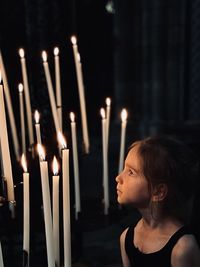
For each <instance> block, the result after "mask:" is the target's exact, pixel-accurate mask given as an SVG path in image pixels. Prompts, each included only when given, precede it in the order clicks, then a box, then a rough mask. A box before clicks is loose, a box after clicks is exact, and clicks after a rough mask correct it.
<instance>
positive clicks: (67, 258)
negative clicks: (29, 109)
mask: <svg viewBox="0 0 200 267" xmlns="http://www.w3.org/2000/svg"><path fill="white" fill-rule="evenodd" d="M58 140H59V142H60V144H61V146H62V179H63V234H64V237H63V240H64V267H71V265H72V263H71V226H70V225H71V219H70V184H69V149H67V145H66V142H65V139H64V137H63V135H62V133H61V132H58Z"/></svg>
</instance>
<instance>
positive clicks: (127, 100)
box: [0, 0, 200, 267]
mask: <svg viewBox="0 0 200 267" xmlns="http://www.w3.org/2000/svg"><path fill="white" fill-rule="evenodd" d="M0 10H1V16H0V49H1V53H2V57H3V61H4V65H5V69H6V73H7V78H8V84H9V88H10V95H11V100H12V107H13V110H14V116H15V121H16V127H17V134H18V137H19V140H21V139H20V138H21V134H22V133H21V129H20V116H19V112H20V110H19V96H18V84H19V83H20V82H22V73H21V66H20V57H19V53H18V51H19V48H23V49H24V50H25V57H26V64H27V73H28V82H29V90H30V98H31V107H32V115H33V114H34V111H35V110H36V109H37V110H38V111H39V112H40V115H41V119H40V123H41V133H42V140H43V143H44V145H45V146H46V150H47V154H48V156H47V158H48V160H51V159H52V157H53V154H55V153H57V143H56V134H55V128H54V123H53V117H52V112H51V107H50V101H49V95H48V90H47V84H46V79H45V74H44V69H43V65H42V57H41V54H42V51H43V50H45V51H46V52H47V54H48V63H49V67H50V71H51V74H52V80H53V84H54V83H55V77H54V54H53V50H54V48H55V47H56V46H57V47H59V51H60V53H59V57H60V73H61V90H62V108H63V132H64V134H65V136H66V137H67V140H68V146H69V148H70V153H71V135H70V119H69V113H70V111H74V112H75V114H76V121H77V135H78V149H79V163H80V188H81V201H82V212H81V214H80V218H79V220H78V221H77V220H76V219H75V218H74V215H73V214H74V207H73V203H74V193H73V192H74V188H73V182H72V183H71V184H70V187H71V202H72V248H73V264H74V266H91V267H95V266H121V260H120V251H119V240H118V238H119V234H120V232H121V231H122V230H123V229H124V228H125V226H126V225H128V224H129V223H131V222H132V220H134V219H135V217H137V212H136V211H135V210H132V209H130V208H119V207H118V204H117V202H116V192H115V176H116V175H117V173H118V161H119V148H120V131H121V118H120V113H121V110H122V108H126V109H127V112H128V119H127V131H126V144H125V150H126V151H127V149H128V147H129V145H130V144H131V143H132V142H133V141H135V140H136V139H140V138H143V137H146V136H148V135H152V134H156V133H164V134H170V135H173V136H175V137H177V138H179V139H180V140H182V141H184V142H185V143H187V144H188V145H189V146H191V148H192V149H193V150H194V151H195V152H196V153H197V155H199V149H200V142H199V137H200V89H199V88H200V75H199V66H200V53H199V51H200V16H199V15H200V0H168V1H162V0H152V1H147V0H126V1H117V0H110V1H109V0H108V1H103V0H96V1H91V0H82V1H77V0H65V1H63V0H18V1H12V0H7V1H1V3H0ZM72 35H75V36H76V37H77V44H78V49H79V52H80V57H81V63H82V71H83V80H84V87H85V100H86V110H87V120H88V130H89V138H90V153H89V154H85V153H84V152H83V149H82V131H81V115H80V104H79V95H78V85H77V77H76V70H75V64H74V57H73V49H72V43H71V36H72ZM106 97H110V99H111V118H110V133H109V156H108V165H109V186H110V187H109V190H110V200H111V206H110V211H109V215H108V216H105V215H104V214H103V204H102V192H103V191H102V190H103V189H102V132H101V117H100V108H101V107H105V99H106ZM7 124H8V134H9V143H10V150H11V160H12V168H13V177H14V183H15V185H16V187H15V193H16V198H17V199H16V201H17V208H16V209H17V213H16V218H15V219H10V216H9V214H7V208H6V207H5V205H3V206H2V208H1V210H2V212H1V225H2V227H1V240H2V250H3V256H4V261H5V267H6V266H22V227H23V225H22V213H23V209H22V202H23V199H22V192H23V188H22V187H23V185H22V184H21V181H22V169H21V165H20V164H19V162H17V161H16V158H15V155H14V151H13V144H12V137H11V133H10V132H11V128H10V125H9V119H8V122H7ZM26 126H27V125H26ZM27 134H28V133H27ZM34 135H35V133H34ZM20 146H21V144H20ZM27 146H28V144H27ZM71 158H72V157H71ZM71 164H72V163H71ZM28 165H29V169H30V173H31V176H32V177H31V182H30V183H31V184H30V186H31V187H30V188H31V205H32V210H31V220H32V222H33V221H34V223H33V224H32V226H31V227H32V228H31V229H32V230H31V253H32V254H31V255H32V257H31V258H30V259H31V265H30V266H47V263H46V250H45V238H44V225H43V220H42V216H41V213H42V211H41V207H40V206H41V185H40V183H41V182H40V174H39V166H38V160H37V156H36V159H34V160H33V159H32V157H31V155H29V154H28ZM71 166H72V165H71ZM72 169H73V168H72V167H71V169H70V172H71V177H72V180H73V170H72ZM50 183H51V181H50ZM61 190H62V189H61ZM198 203H199V200H198V197H197V204H196V208H197V207H198ZM38 207H39V208H38ZM198 214H199V212H198V211H197V212H196V225H197V224H198V222H199V218H198V216H199V215H198ZM61 235H62V234H61ZM61 240H62V237H61ZM61 247H62V246H61Z"/></svg>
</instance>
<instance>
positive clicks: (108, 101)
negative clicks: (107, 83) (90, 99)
mask: <svg viewBox="0 0 200 267" xmlns="http://www.w3.org/2000/svg"><path fill="white" fill-rule="evenodd" d="M106 105H107V106H110V105H111V99H110V98H109V97H107V98H106Z"/></svg>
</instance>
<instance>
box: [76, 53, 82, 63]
mask: <svg viewBox="0 0 200 267" xmlns="http://www.w3.org/2000/svg"><path fill="white" fill-rule="evenodd" d="M76 56H77V60H78V62H79V63H80V62H81V55H80V53H77V55H76Z"/></svg>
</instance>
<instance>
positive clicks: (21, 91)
mask: <svg viewBox="0 0 200 267" xmlns="http://www.w3.org/2000/svg"><path fill="white" fill-rule="evenodd" d="M18 90H19V108H20V122H21V142H22V153H23V154H24V155H26V136H25V122H24V99H23V85H22V84H21V83H20V84H19V85H18Z"/></svg>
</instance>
